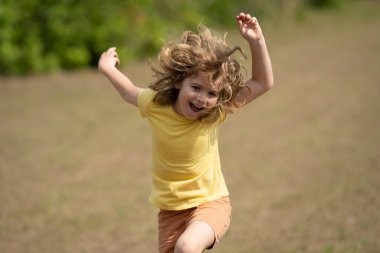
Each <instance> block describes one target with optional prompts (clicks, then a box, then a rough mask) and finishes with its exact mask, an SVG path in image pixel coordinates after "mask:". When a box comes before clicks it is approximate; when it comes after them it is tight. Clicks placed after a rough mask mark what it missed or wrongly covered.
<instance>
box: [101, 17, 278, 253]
mask: <svg viewBox="0 0 380 253" xmlns="http://www.w3.org/2000/svg"><path fill="white" fill-rule="evenodd" d="M236 22H237V25H238V28H239V30H240V33H241V35H242V37H243V38H244V39H245V40H246V41H247V42H248V44H249V48H250V51H251V60H252V69H251V78H250V79H249V80H247V81H244V80H243V76H242V74H241V65H240V64H239V62H238V61H236V60H235V59H234V58H233V56H232V55H233V54H234V53H235V52H236V51H240V53H242V51H241V49H240V47H233V48H232V47H230V46H229V45H227V43H226V42H225V40H224V38H222V37H221V36H220V35H219V34H217V33H216V32H214V31H212V30H210V29H209V28H207V27H205V26H200V27H199V28H198V33H194V32H189V31H188V32H184V33H183V34H182V37H181V39H180V41H179V42H176V43H169V44H167V45H165V46H164V47H163V48H162V49H161V52H160V54H159V57H158V60H159V63H160V68H156V67H151V68H152V70H153V72H154V73H155V76H156V77H157V79H156V81H155V82H154V83H153V84H151V85H150V86H149V88H140V87H137V86H136V85H134V83H133V82H132V81H131V80H130V79H129V78H128V77H127V76H125V75H124V74H123V73H121V72H120V71H119V70H118V69H117V68H116V65H117V64H119V63H120V60H119V57H118V55H117V52H116V49H115V48H109V49H108V50H107V51H106V52H104V53H103V54H102V55H101V57H100V60H99V70H100V72H101V73H103V74H104V75H105V76H106V77H107V78H108V79H109V81H110V82H111V83H112V84H113V86H114V87H115V88H116V90H117V91H118V92H119V93H120V95H121V97H122V98H123V99H124V100H125V101H126V102H128V103H130V104H132V105H133V106H136V107H137V108H138V110H139V112H140V114H141V116H142V117H144V118H146V119H147V120H148V122H149V125H150V128H151V131H152V145H153V148H152V165H151V172H152V184H153V185H152V192H151V195H150V201H151V202H152V204H153V205H154V206H156V207H157V208H159V212H158V240H159V252H160V253H169V252H175V253H188V252H191V253H200V252H203V251H204V250H205V249H211V248H212V247H213V246H214V244H215V243H216V242H218V241H219V240H220V238H221V237H222V236H223V235H224V234H225V232H226V231H227V229H228V227H229V224H230V220H231V204H230V200H229V197H228V196H229V192H228V189H227V187H226V184H225V181H224V178H223V174H222V171H221V164H220V159H219V151H218V128H219V126H220V125H221V124H223V122H224V121H225V120H226V116H227V114H229V113H233V112H235V111H236V110H238V109H239V108H241V107H242V106H244V105H246V104H248V103H249V102H251V101H252V100H254V99H256V98H257V97H259V96H261V95H262V94H264V93H265V92H266V91H268V90H269V89H270V88H271V87H272V86H273V74H272V66H271V62H270V58H269V54H268V51H267V47H266V43H265V38H264V35H263V33H262V30H261V28H260V25H259V23H258V21H257V19H256V18H255V17H252V16H251V15H250V14H246V13H240V14H239V15H238V16H237V17H236Z"/></svg>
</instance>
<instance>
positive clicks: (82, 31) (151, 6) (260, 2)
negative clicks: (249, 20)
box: [0, 0, 352, 75]
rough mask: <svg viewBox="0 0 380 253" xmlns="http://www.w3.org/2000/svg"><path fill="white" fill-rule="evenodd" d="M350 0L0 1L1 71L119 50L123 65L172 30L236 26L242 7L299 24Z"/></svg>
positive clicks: (40, 69) (38, 68)
mask: <svg viewBox="0 0 380 253" xmlns="http://www.w3.org/2000/svg"><path fill="white" fill-rule="evenodd" d="M348 2H352V1H349V0H287V1H285V0H256V1H246V0H234V1H231V0H203V1H199V0H198V1H192V0H182V1H171V0H157V1H154V0H140V1H135V0H124V1H120V0H109V1H103V0H82V1H76V0H60V1H57V0H17V1H14V0H1V1H0V55H1V57H0V74H5V75H22V74H28V73H46V72H52V71H57V70H67V69H78V68H85V67H89V66H95V65H96V64H97V60H98V57H99V54H100V53H101V52H102V51H104V50H105V49H106V48H108V47H110V46H117V47H118V50H119V55H120V56H121V57H122V58H123V59H124V60H132V59H141V58H144V57H146V56H151V55H153V54H155V53H157V51H158V50H159V48H160V47H161V46H162V42H163V39H164V38H167V36H168V35H169V34H171V33H172V32H173V31H179V30H183V29H193V28H194V27H195V26H196V25H197V24H199V22H200V21H201V22H204V23H206V24H208V25H212V26H213V27H216V26H219V27H221V26H223V27H231V26H234V25H235V23H234V20H233V19H231V18H229V17H233V16H235V15H236V14H237V13H239V12H240V11H241V10H252V11H254V12H255V15H258V16H260V17H261V18H266V17H271V18H274V17H278V16H283V15H286V16H290V17H291V18H295V19H298V20H302V19H303V18H304V15H305V11H307V9H310V8H319V9H321V8H326V9H336V8H339V7H342V6H343V5H345V4H347V3H348Z"/></svg>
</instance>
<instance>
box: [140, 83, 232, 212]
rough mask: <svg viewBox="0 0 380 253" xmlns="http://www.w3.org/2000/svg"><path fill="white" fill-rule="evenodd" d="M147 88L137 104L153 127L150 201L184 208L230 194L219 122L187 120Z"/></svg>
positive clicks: (160, 204)
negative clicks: (156, 100) (155, 99)
mask: <svg viewBox="0 0 380 253" xmlns="http://www.w3.org/2000/svg"><path fill="white" fill-rule="evenodd" d="M154 95H155V92H154V91H153V90H150V89H144V90H142V91H141V92H140V94H139V96H138V107H139V109H140V113H141V115H142V116H143V117H146V118H147V119H148V121H149V125H150V127H151V130H152V133H153V134H152V137H153V138H152V145H153V148H152V168H151V172H152V181H153V182H152V183H153V185H152V193H151V195H150V198H149V199H150V201H151V202H152V203H153V204H154V205H155V206H156V207H158V208H160V209H164V210H183V209H187V208H191V207H195V206H198V205H200V204H202V203H205V202H208V201H212V200H216V199H219V198H221V197H225V196H228V190H227V187H226V184H225V181H224V178H223V175H222V172H221V166H220V159H219V151H218V126H219V124H220V123H214V124H203V123H201V122H199V121H197V120H196V121H191V120H188V119H186V118H184V117H182V116H180V115H178V114H177V113H176V112H174V110H173V108H172V106H162V105H159V104H156V103H154V102H153V97H154Z"/></svg>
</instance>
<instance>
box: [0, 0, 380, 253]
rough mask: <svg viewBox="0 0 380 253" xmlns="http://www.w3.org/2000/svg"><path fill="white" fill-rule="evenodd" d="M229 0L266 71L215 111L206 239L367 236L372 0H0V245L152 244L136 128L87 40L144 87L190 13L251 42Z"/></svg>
mask: <svg viewBox="0 0 380 253" xmlns="http://www.w3.org/2000/svg"><path fill="white" fill-rule="evenodd" d="M240 11H244V12H249V13H251V14H252V15H255V16H256V17H257V18H258V19H259V22H260V24H261V26H262V27H263V30H264V34H265V38H266V41H267V44H268V49H269V53H270V56H271V59H272V63H273V69H274V76H275V86H274V88H273V89H272V90H271V91H270V92H268V94H265V95H264V96H263V97H261V98H259V99H258V100H257V101H255V102H253V103H252V104H250V105H249V106H247V107H245V108H243V109H242V110H241V111H239V112H238V113H237V114H236V115H231V116H229V117H228V120H227V121H226V123H225V124H224V125H223V126H222V127H221V130H220V154H221V160H222V169H223V173H224V176H225V179H226V182H227V185H228V187H229V190H230V194H231V200H232V205H233V217H232V223H231V227H230V230H229V231H228V233H227V234H226V235H225V236H224V237H223V238H222V240H221V242H220V243H219V244H218V245H217V246H216V247H215V249H213V251H212V252H219V253H221V252H225V253H227V252H228V253H231V252H237V253H264V252H265V253H267V252H278V253H301V252H302V253H303V252H307V253H308V252H310V253H311V252H313V253H314V252H315V253H320V252H321V253H338V252H339V253H340V252H342V253H343V252H344V253H378V252H380V241H379V238H380V212H379V210H380V199H379V197H378V196H379V194H380V183H379V182H380V155H379V154H380V131H379V126H380V99H379V95H380V75H379V66H380V33H379V31H380V2H379V1H375V0H372V1H353V0H351V1H349V0H289V1H285V0H267V1H264V0H259V1H242V0H234V1H227V0H221V1H215V0H203V1H190V0H189V1H187V0H186V1H169V0H162V1H149V0H142V1H129V0H127V1H116V0H111V1H99V0H92V1H89V0H84V1H73V0H61V1H54V0H44V1H42V0H17V1H14V0H0V115H1V117H0V252H1V253H3V252H4V253H26V252H28V253H41V252H54V253H60V252H62V253H63V252H65V253H66V252H67V253H73V252H83V253H87V252H91V253H94V252H95V253H96V252H99V253H100V252H101V253H114V252H115V253H116V252H157V229H156V227H157V223H156V215H157V210H156V209H155V208H154V207H153V206H152V205H151V204H150V203H149V202H148V196H149V193H150V172H149V166H150V151H151V148H150V133H149V128H148V125H147V123H146V122H145V120H144V119H142V118H141V117H140V116H139V113H138V112H137V110H136V109H135V108H133V107H132V106H129V105H128V104H126V103H124V102H123V101H122V99H120V98H119V96H118V94H117V92H116V91H115V90H114V89H113V87H112V86H111V85H110V84H109V82H108V81H107V80H106V78H105V77H104V76H102V75H101V74H100V73H98V71H97V69H96V65H97V61H98V58H99V55H100V54H101V52H103V51H104V50H105V49H107V48H108V47H111V46H116V47H117V48H118V52H119V55H120V58H121V61H122V65H121V66H120V68H121V70H122V71H123V72H124V73H125V74H126V75H128V76H129V77H130V78H131V79H132V81H133V82H134V83H135V84H136V85H138V86H141V87H147V86H148V85H149V84H150V83H151V82H152V81H153V80H154V77H153V73H152V72H151V71H150V70H149V59H150V61H151V63H152V64H155V57H156V55H157V52H158V51H159V49H160V47H161V46H162V45H163V44H164V43H166V42H168V41H172V40H176V39H177V38H178V37H179V36H180V34H181V32H182V31H184V30H188V29H191V30H194V29H196V27H197V25H198V24H200V23H203V24H206V25H207V26H209V27H211V28H213V29H214V30H216V31H218V32H220V33H221V34H225V33H227V37H226V40H227V41H228V42H229V43H230V44H231V45H232V46H235V45H240V46H241V47H242V48H243V49H244V51H245V52H249V48H248V47H247V44H246V42H245V41H244V39H243V38H242V37H241V36H240V34H239V32H238V31H237V28H236V23H235V16H236V15H237V14H238V13H239V12H240ZM237 57H239V56H238V55H237ZM239 61H241V63H242V64H243V65H244V66H245V68H246V69H247V72H244V73H243V74H244V75H245V76H246V77H247V78H249V69H250V61H249V60H248V61H246V60H244V59H239Z"/></svg>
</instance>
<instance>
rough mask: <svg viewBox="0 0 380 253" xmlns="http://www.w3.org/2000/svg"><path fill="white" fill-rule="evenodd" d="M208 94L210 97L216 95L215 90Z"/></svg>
mask: <svg viewBox="0 0 380 253" xmlns="http://www.w3.org/2000/svg"><path fill="white" fill-rule="evenodd" d="M208 95H209V96H210V97H213V98H215V97H217V96H218V94H216V92H210V93H209V94H208Z"/></svg>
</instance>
